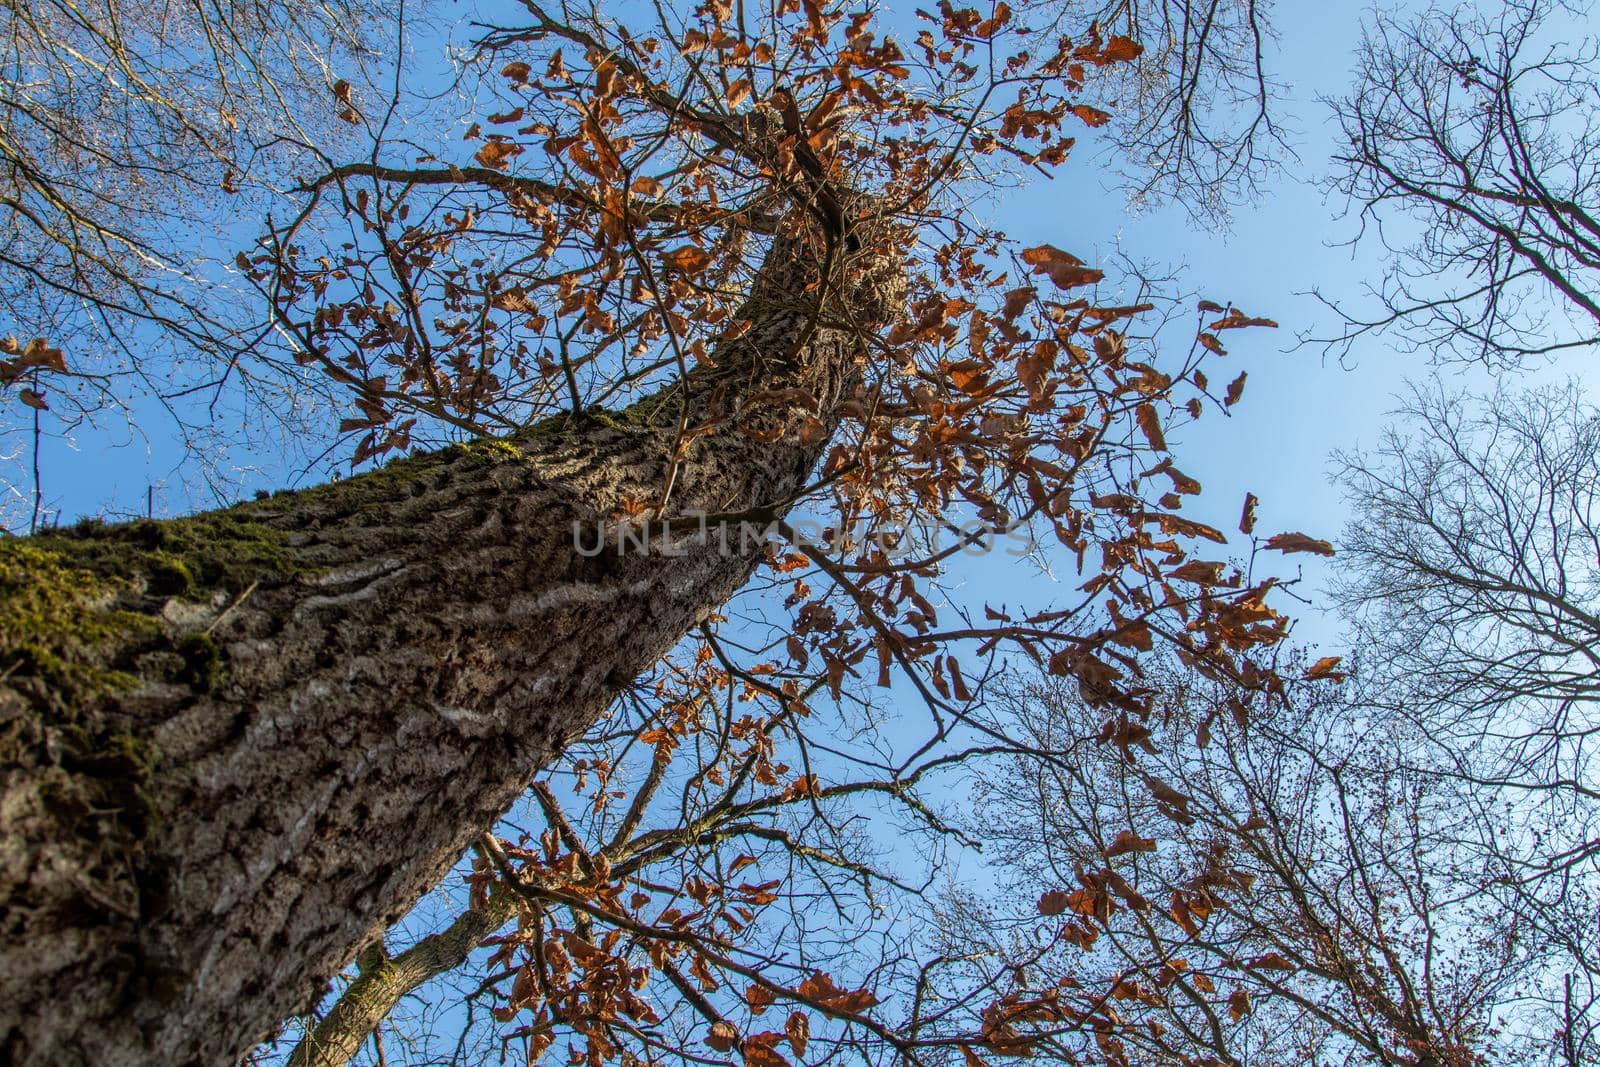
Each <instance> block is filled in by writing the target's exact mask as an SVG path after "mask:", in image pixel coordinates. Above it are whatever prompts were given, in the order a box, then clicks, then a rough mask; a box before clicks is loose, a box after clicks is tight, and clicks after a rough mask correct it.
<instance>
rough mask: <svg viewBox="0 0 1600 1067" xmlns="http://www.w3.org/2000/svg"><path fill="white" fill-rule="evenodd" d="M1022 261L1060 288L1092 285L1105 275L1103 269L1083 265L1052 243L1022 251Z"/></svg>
mask: <svg viewBox="0 0 1600 1067" xmlns="http://www.w3.org/2000/svg"><path fill="white" fill-rule="evenodd" d="M1022 262H1024V263H1026V264H1028V266H1030V267H1032V268H1033V273H1035V274H1043V275H1044V276H1045V277H1047V278H1049V279H1050V280H1051V281H1052V282H1054V283H1055V284H1056V285H1057V287H1059V288H1062V289H1072V288H1075V287H1077V286H1080V285H1093V284H1094V283H1095V282H1098V281H1099V280H1100V279H1101V278H1104V277H1105V273H1104V272H1103V271H1098V270H1095V269H1093V268H1092V267H1085V266H1084V265H1083V260H1081V259H1079V258H1078V257H1077V256H1074V255H1073V254H1072V253H1070V252H1063V251H1062V250H1061V249H1059V248H1056V247H1055V246H1054V245H1038V246H1037V247H1034V248H1029V249H1027V250H1025V251H1024V252H1023V253H1022Z"/></svg>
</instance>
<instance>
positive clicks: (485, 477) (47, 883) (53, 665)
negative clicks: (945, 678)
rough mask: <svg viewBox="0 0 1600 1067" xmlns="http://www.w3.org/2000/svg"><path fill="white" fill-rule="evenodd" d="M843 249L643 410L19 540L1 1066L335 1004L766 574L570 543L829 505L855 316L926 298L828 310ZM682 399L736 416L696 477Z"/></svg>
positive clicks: (177, 1043)
mask: <svg viewBox="0 0 1600 1067" xmlns="http://www.w3.org/2000/svg"><path fill="white" fill-rule="evenodd" d="M817 258H818V257H817V256H816V255H815V253H814V252H813V251H812V250H810V249H809V248H808V247H806V246H805V245H803V244H801V243H798V242H790V241H779V242H777V244H776V246H775V248H774V250H773V252H772V253H771V254H770V256H769V257H768V260H767V262H766V264H765V265H764V267H763V268H762V271H761V272H760V275H759V276H758V280H757V282H756V285H755V288H754V290H753V292H752V294H751V297H750V302H749V305H748V307H747V310H746V313H745V314H746V317H747V318H748V319H750V320H751V321H752V323H753V326H752V328H751V329H750V330H749V331H748V332H747V333H746V334H745V335H744V336H743V337H741V338H740V339H739V340H737V341H735V342H732V343H730V344H728V345H725V346H723V348H722V350H721V351H719V353H718V356H717V361H716V366H715V367H702V368H697V369H696V370H695V371H694V372H692V373H691V374H690V375H688V376H687V378H686V379H685V380H684V382H683V383H680V385H679V386H678V387H677V389H676V390H675V391H673V392H671V393H670V394H669V395H666V396H663V397H658V398H655V401H654V403H651V402H646V403H645V404H643V405H640V406H639V407H638V409H637V410H633V411H630V412H625V413H621V416H620V417H618V418H603V419H601V418H588V419H580V420H577V421H574V422H571V423H569V424H566V425H552V424H547V425H543V426H541V427H539V428H536V429H534V430H530V431H529V432H527V433H526V434H524V435H522V436H521V437H519V438H518V439H516V440H514V441H512V442H509V443H505V442H492V443H480V444H477V445H474V446H470V447H467V448H456V449H450V450H447V451H445V452H443V453H438V454H433V455H429V456H423V457H419V458H415V459H409V460H406V461H403V462H400V463H396V464H393V465H391V466H390V467H389V468H386V469H384V470H383V471H380V472H377V473H376V474H374V475H370V476H365V477H360V478H353V479H350V480H348V481H346V482H342V483H335V484H333V485H330V486H324V487H321V488H319V489H315V490H310V491H307V492H303V493H296V494H283V495H280V496H277V497H274V498H272V499H270V500H264V501H259V502H256V503H251V504H245V505H240V506H238V507H236V508H233V509H229V510H228V511H226V512H220V513H213V514H210V515H205V516H197V517H195V518H192V519H188V520H177V521H174V522H170V523H141V524H135V525H133V526H94V527H87V528H82V529H79V530H76V531H71V532H66V533H62V534H57V535H54V536H51V537H49V538H45V539H32V540H27V541H13V542H7V543H3V544H0V550H3V551H0V597H3V598H4V599H0V656H3V659H0V745H3V746H4V752H3V753H0V755H3V759H4V772H3V779H0V820H3V822H0V825H3V827H4V834H5V836H4V843H3V846H0V848H3V851H0V1055H3V1056H4V1057H6V1058H9V1059H10V1060H12V1061H16V1062H29V1063H50V1064H77V1063H93V1064H95V1065H97V1067H118V1065H123V1064H150V1063H158V1064H163V1065H165V1064H190V1063H199V1064H222V1063H227V1062H230V1061H231V1060H232V1059H233V1058H234V1057H235V1056H237V1055H238V1054H240V1053H241V1052H243V1051H244V1050H246V1049H248V1048H249V1047H251V1046H252V1045H254V1044H255V1043H257V1042H259V1041H261V1040H263V1039H264V1038H266V1037H268V1036H269V1035H270V1033H271V1032H272V1030H273V1028H274V1026H275V1025H276V1024H277V1023H278V1022H279V1021H280V1020H281V1019H283V1018H285V1017H287V1016H289V1015H291V1014H293V1013H295V1012H298V1011H303V1010H306V1009H308V1008H309V1007H310V1006H311V1005H312V1004H313V1003H314V1002H315V1001H316V999H317V998H318V997H319V996H320V995H321V994H322V993H323V991H324V989H325V987H326V982H327V980H328V978H329V977H330V976H332V975H333V974H335V973H336V972H337V971H338V970H339V969H340V968H341V967H343V966H344V965H345V964H346V963H348V962H349V960H350V959H351V958H352V957H353V956H354V954H355V952H356V950H357V948H358V947H359V946H360V945H361V944H362V943H363V942H365V941H366V940H367V939H368V938H369V937H370V936H371V935H372V933H373V932H374V931H375V930H378V929H381V928H383V927H385V926H386V925H388V924H389V923H391V922H393V921H394V920H396V919H398V918H399V917H400V916H401V915H402V914H403V913H404V912H405V911H406V910H407V909H408V908H409V907H410V905H411V904H412V903H413V902H414V901H415V900H416V898H417V897H418V896H419V895H420V894H421V893H423V892H424V891H426V890H427V889H428V888H429V887H430V886H431V885H433V884H434V883H435V882H436V881H437V880H438V879H439V878H440V877H442V876H443V875H444V873H445V871H446V870H447V869H448V867H449V865H450V864H451V863H452V862H453V861H454V860H455V859H456V858H457V857H458V856H459V855H460V854H461V852H462V850H463V849H464V848H465V847H466V845H467V844H468V842H469V841H470V840H471V838H472V835H474V834H475V833H478V832H480V831H482V830H483V829H484V828H486V827H487V826H489V825H490V824H491V823H492V822H493V820H494V819H495V818H496V816H498V815H499V814H500V813H501V812H502V811H504V810H505V809H506V807H507V806H508V805H509V804H510V803H511V802H512V801H513V800H514V799H515V798H516V796H517V795H518V793H519V792H520V791H521V790H522V789H523V788H524V787H525V786H526V785H527V783H528V781H529V779H530V777H531V776H532V774H533V773H534V772H535V771H536V770H537V769H538V768H540V767H542V766H544V765H545V764H547V763H548V762H549V760H550V759H551V758H552V756H553V755H554V754H556V753H557V752H558V751H559V750H560V749H561V747H562V746H563V745H564V744H565V743H567V742H568V741H569V740H571V739H572V738H573V737H574V736H575V735H577V734H579V733H581V732H582V731H583V730H584V729H586V728H587V727H588V726H589V725H590V723H592V721H593V720H594V718H595V717H596V716H597V715H598V714H599V712H600V711H601V710H602V709H603V708H604V706H605V705H606V703H607V702H608V701H609V700H610V698H611V697H612V696H613V695H614V694H615V693H616V692H617V691H618V690H619V689H621V688H622V687H623V686H625V685H626V684H627V683H628V682H629V681H630V680H631V679H632V678H634V677H635V676H636V675H637V674H638V673H639V672H640V671H641V670H642V669H644V668H645V667H646V666H648V665H649V664H650V663H651V662H652V661H653V660H654V659H655V658H657V657H658V656H660V655H661V654H662V653H663V652H665V651H666V650H667V649H668V648H669V647H670V646H671V645H672V644H673V643H674V642H675V641H677V640H678V639H679V638H680V637H681V636H682V635H683V634H684V633H685V632H686V631H687V630H688V629H689V628H690V627H692V626H693V625H694V624H695V623H696V622H698V621H699V620H701V619H702V618H703V617H704V616H705V615H706V613H707V612H708V611H709V610H710V609H712V608H714V607H715V606H716V605H718V604H720V603H721V602H722V601H724V600H725V599H726V598H727V597H728V596H729V595H731V594H732V593H733V592H734V591H735V590H736V589H737V588H738V587H739V586H740V585H742V584H743V583H744V582H745V581H746V580H747V579H748V577H749V575H750V573H751V571H752V569H753V567H754V566H755V564H756V562H757V556H758V553H757V551H756V550H755V549H754V548H753V547H745V548H744V549H743V550H741V546H740V544H739V541H738V539H737V538H732V539H730V540H729V546H730V548H731V550H730V551H726V552H724V551H721V550H720V546H719V545H717V544H716V543H715V542H714V541H713V543H711V544H710V545H695V544H685V545H683V546H682V552H683V554H682V555H678V556H663V555H660V554H650V555H643V554H639V553H618V552H616V551H606V552H602V553H601V554H599V555H597V556H594V557H592V558H588V557H585V556H583V555H582V554H580V553H578V552H576V551H574V532H573V524H574V523H578V524H580V525H581V526H583V527H584V528H585V529H587V530H588V531H590V533H589V534H588V535H587V540H586V543H592V538H593V533H592V531H593V530H594V525H595V523H596V522H597V520H599V519H600V518H601V517H603V516H606V515H609V514H614V513H616V512H617V511H618V510H620V509H624V508H626V507H627V506H628V505H629V503H630V502H632V503H637V504H643V505H649V506H654V505H655V504H657V503H658V502H659V501H660V499H661V497H662V492H663V487H664V486H665V485H667V484H668V483H669V481H670V483H671V486H672V490H671V495H670V499H669V501H668V504H667V508H666V511H667V512H668V513H681V512H684V511H688V510H691V509H704V510H705V511H707V512H712V513H730V512H739V511H742V510H745V509H751V508H760V507H766V506H770V505H772V504H774V503H777V502H782V501H785V500H787V499H788V498H789V497H790V496H791V495H792V494H794V493H795V492H796V491H797V490H799V489H800V488H801V487H802V486H803V484H804V482H805V480H806V479H807V477H808V475H809V472H810V471H811V469H812V467H813V466H814V465H815V463H816V461H817V459H818V457H819V455H820V453H821V450H822V448H823V447H824V445H825V441H826V439H827V437H828V436H831V432H832V430H833V428H834V420H833V418H832V417H831V415H830V413H831V412H832V411H833V410H834V409H835V407H836V406H837V403H838V401H839V399H840V398H841V395H842V394H843V393H844V392H846V391H847V390H848V389H850V388H851V386H852V383H853V382H855V381H856V380H857V375H858V367H857V361H858V360H859V358H860V356H861V345H860V339H859V335H858V334H857V333H855V332H852V331H847V330H843V329H839V328H835V327H833V326H830V325H829V324H828V323H829V322H837V321H839V319H840V317H843V318H845V319H853V320H855V321H856V322H857V323H858V324H864V325H867V326H869V327H870V326H872V325H874V324H876V323H878V322H881V321H882V320H883V318H884V317H885V315H886V314H887V311H886V309H888V308H892V307H894V306H895V305H896V304H897V303H898V300H899V296H898V292H897V286H898V283H897V282H896V280H895V279H896V278H897V273H896V272H895V271H894V270H892V269H889V268H887V267H885V266H884V265H883V264H882V263H872V262H859V261H858V262H857V263H855V264H853V265H847V267H846V269H847V270H848V271H849V277H851V278H853V279H855V283H856V284H854V285H853V286H852V287H850V288H849V289H845V290H839V291H837V292H836V294H835V298H834V299H835V300H836V302H837V303H836V305H835V306H831V307H830V309H829V310H828V312H827V314H826V315H824V316H822V317H821V318H820V320H819V317H818V316H817V314H816V310H815V308H814V306H813V303H814V295H815V292H816V288H815V283H816V273H817V272H816V266H815V263H816V260H817ZM858 258H859V257H858ZM808 287H810V291H809V292H808ZM787 390H796V391H797V392H796V393H794V394H788V393H786V392H785V391H787ZM800 392H803V393H805V394H808V395H809V396H811V397H814V398H815V399H816V402H817V405H818V406H817V408H816V411H817V413H818V414H819V415H820V417H821V420H822V429H823V430H824V431H825V432H823V433H822V434H820V435H818V434H817V433H816V432H815V430H816V427H815V426H813V428H812V429H813V432H812V433H809V434H802V432H801V426H802V423H803V421H804V418H803V416H804V415H805V414H807V406H806V405H805V404H804V403H802V402H800V401H798V400H797V399H795V397H796V396H798V394H799V393H800ZM775 397H778V398H780V399H774V398H775ZM684 404H686V405H687V408H688V423H689V425H691V426H695V425H706V424H709V425H711V426H713V427H714V428H713V429H712V430H711V431H710V432H709V433H707V434H706V435H704V436H701V437H699V438H698V439H696V440H695V441H694V443H693V445H692V447H691V448H690V450H689V452H688V455H687V458H686V460H685V461H684V462H683V463H681V464H679V465H678V469H677V470H676V472H675V473H674V472H671V471H670V469H669V468H670V461H669V452H670V450H671V446H672V443H673V441H674V440H675V431H676V428H677V423H678V415H679V414H680V413H681V412H682V411H683V405H684ZM651 412H653V413H654V415H653V416H652V415H651V414H650V413H651ZM779 428H782V431H783V432H782V434H781V436H779V437H778V438H777V439H776V440H773V439H772V437H773V434H774V433H776V432H777V430H778V429H779ZM758 437H764V438H766V440H765V441H763V440H758V439H757V438H758Z"/></svg>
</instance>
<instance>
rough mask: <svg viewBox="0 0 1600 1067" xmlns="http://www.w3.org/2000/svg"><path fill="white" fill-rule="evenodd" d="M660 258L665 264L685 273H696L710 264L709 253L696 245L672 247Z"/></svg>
mask: <svg viewBox="0 0 1600 1067" xmlns="http://www.w3.org/2000/svg"><path fill="white" fill-rule="evenodd" d="M661 258H662V260H663V261H664V262H665V263H666V264H667V266H669V267H671V268H673V269H674V270H680V271H682V272H683V273H685V274H698V273H700V272H701V271H703V270H705V269H706V268H707V267H709V266H710V265H711V253H710V252H707V251H706V250H705V249H703V248H700V247H698V246H696V245H684V246H683V247H682V248H674V249H673V250H672V251H670V252H667V253H666V254H664V255H663V256H662V257H661Z"/></svg>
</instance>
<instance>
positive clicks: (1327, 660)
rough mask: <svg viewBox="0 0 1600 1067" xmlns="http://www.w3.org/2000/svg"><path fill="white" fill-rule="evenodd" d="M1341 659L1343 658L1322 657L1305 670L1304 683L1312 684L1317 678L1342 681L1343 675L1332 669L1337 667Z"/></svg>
mask: <svg viewBox="0 0 1600 1067" xmlns="http://www.w3.org/2000/svg"><path fill="white" fill-rule="evenodd" d="M1343 659H1344V657H1343V656H1323V657H1322V658H1321V659H1319V660H1317V662H1315V663H1313V664H1312V665H1311V666H1309V667H1307V668H1306V674H1305V678H1306V681H1308V682H1314V681H1316V680H1317V679H1319V678H1328V679H1332V680H1335V681H1338V680H1341V679H1343V678H1344V674H1343V673H1341V672H1339V671H1337V670H1335V669H1334V668H1336V667H1338V666H1339V663H1340V661H1341V660H1343Z"/></svg>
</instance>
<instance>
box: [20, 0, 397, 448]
mask: <svg viewBox="0 0 1600 1067" xmlns="http://www.w3.org/2000/svg"><path fill="white" fill-rule="evenodd" d="M395 22H396V20H395V19H394V18H393V17H391V16H390V15H389V14H387V13H386V12H384V11H382V10H380V8H379V7H377V6H374V5H371V4H368V3H366V2H365V0H333V2H331V3H304V2H299V0H292V2H289V3H280V4H260V3H252V2H237V3H233V2H230V3H225V4H217V5H213V4H208V3H201V2H198V0H195V2H190V0H185V2H183V3H177V4H167V5H149V4H142V3H129V2H123V0H97V2H94V3H89V4H77V3H70V2H65V0H59V2H58V0H45V2H42V3H29V4H10V5H7V6H6V7H5V9H4V10H3V11H0V40H3V45H0V48H3V53H0V57H3V63H4V69H5V78H4V88H3V89H0V220H3V232H4V237H3V238H0V279H3V280H0V333H5V334H12V335H14V338H13V340H14V343H20V344H22V345H26V343H27V342H28V340H30V339H31V338H34V337H41V338H49V339H51V345H50V346H48V347H47V348H39V349H34V350H33V351H34V353H35V354H34V355H29V354H28V353H27V351H26V350H22V349H19V348H16V347H12V348H10V349H8V354H9V355H10V356H12V357H13V358H11V359H8V360H7V361H6V363H5V366H4V371H3V373H0V384H3V385H5V386H12V387H15V388H14V389H13V390H10V394H11V396H13V397H20V400H21V404H20V405H19V404H15V403H8V404H7V411H8V416H7V418H8V421H14V420H16V419H17V418H19V417H21V418H24V419H25V418H30V417H31V416H30V415H29V412H28V410H27V408H28V407H32V408H34V409H35V410H38V409H39V408H40V407H41V406H42V405H49V410H50V411H51V412H52V413H53V414H52V416H51V417H52V419H53V420H58V421H59V422H60V423H61V424H62V425H64V426H65V427H68V428H70V427H72V426H74V425H76V424H78V423H80V422H81V421H82V420H84V419H86V418H89V417H91V416H92V414H93V413H94V412H95V411H96V410H98V409H100V408H102V407H104V406H107V405H110V406H113V407H121V408H131V407H132V406H133V405H134V404H135V403H136V402H138V400H139V399H140V398H141V397H142V396H146V395H154V396H157V397H160V398H162V399H163V400H164V401H165V403H166V406H167V409H168V411H169V412H171V413H172V414H174V415H179V414H182V415H184V416H185V417H184V418H183V420H182V425H185V426H187V427H188V429H189V431H190V432H191V433H193V434H195V435H196V436H197V437H203V436H206V434H207V431H208V429H209V430H210V432H211V433H213V434H218V433H220V432H221V427H209V428H208V427H207V426H206V425H205V419H204V417H203V415H201V416H199V417H196V416H195V415H194V414H193V413H187V412H184V411H183V408H184V404H183V402H182V398H183V397H184V395H185V393H184V390H185V389H191V388H196V387H200V386H203V385H207V384H210V385H215V384H216V383H217V382H218V381H219V380H221V379H226V378H228V377H231V376H232V375H230V374H229V371H230V367H229V361H230V357H231V356H232V355H233V354H234V353H235V352H236V351H237V350H238V349H239V348H240V347H248V346H249V345H250V344H252V343H253V336H252V335H250V334H249V333H248V332H245V333H241V331H244V330H246V328H247V327H248V326H249V324H250V322H251V321H252V320H251V312H250V310H249V309H248V302H249V298H248V295H247V293H246V292H245V291H244V290H242V288H241V287H240V286H239V284H238V281H239V279H238V278H237V277H236V276H235V277H230V276H229V275H228V273H227V272H226V271H225V270H224V269H223V263H224V261H226V260H229V259H231V258H232V255H233V251H234V249H233V248H231V247H230V245H231V244H232V242H233V241H235V240H237V239H238V238H239V234H238V232H237V230H236V229H235V228H234V225H233V224H234V223H235V222H236V220H237V219H238V218H239V217H240V215H241V213H243V214H244V215H246V216H249V215H258V214H259V212H261V211H262V210H263V209H264V206H265V205H267V204H269V203H270V197H271V195H272V193H273V192H275V191H278V190H281V189H282V188H283V187H284V185H285V184H286V181H285V179H286V177H287V175H288V173H289V170H290V167H291V166H292V164H293V162H294V160H295V159H296V158H297V152H299V151H306V150H310V149H314V148H327V149H333V148H334V147H335V146H336V145H339V144H341V143H343V144H348V143H349V142H350V140H351V136H350V134H351V133H352V132H353V130H354V127H355V126H356V125H359V124H360V123H361V122H362V121H363V119H362V115H361V113H360V111H359V110H358V108H357V107H356V106H355V101H354V97H353V95H352V93H353V90H352V87H351V86H352V82H351V80H348V79H354V81H356V82H358V83H359V82H361V81H362V80H363V79H362V77H361V75H362V71H363V68H364V67H366V66H371V65H373V61H374V58H375V56H374V47H375V39H376V38H378V37H379V36H383V37H385V38H387V40H385V42H384V44H385V46H387V47H392V45H393V37H392V30H393V29H394V25H395ZM369 106H370V105H369ZM341 119H343V120H345V121H340V120H341ZM341 131H345V132H341ZM18 335H19V336H20V342H17V340H16V338H17V336H18ZM47 351H56V352H57V353H58V354H54V355H51V356H49V357H48V358H45V357H44V355H43V353H45V352H47ZM231 369H232V370H234V371H237V370H238V368H237V367H234V368H231ZM248 370H249V371H250V372H254V371H255V370H257V368H256V367H253V366H252V367H250V368H248ZM245 379H248V381H247V384H254V385H256V386H257V387H258V388H260V389H262V390H265V391H268V392H272V393H273V394H274V395H275V396H276V395H281V393H282V391H283V389H284V383H283V382H281V381H280V382H274V383H269V382H267V381H266V380H264V378H263V377H262V376H260V375H258V374H255V373H249V374H248V375H241V380H245ZM24 389H25V390H26V392H23V391H22V390H24ZM213 399H214V397H213Z"/></svg>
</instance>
